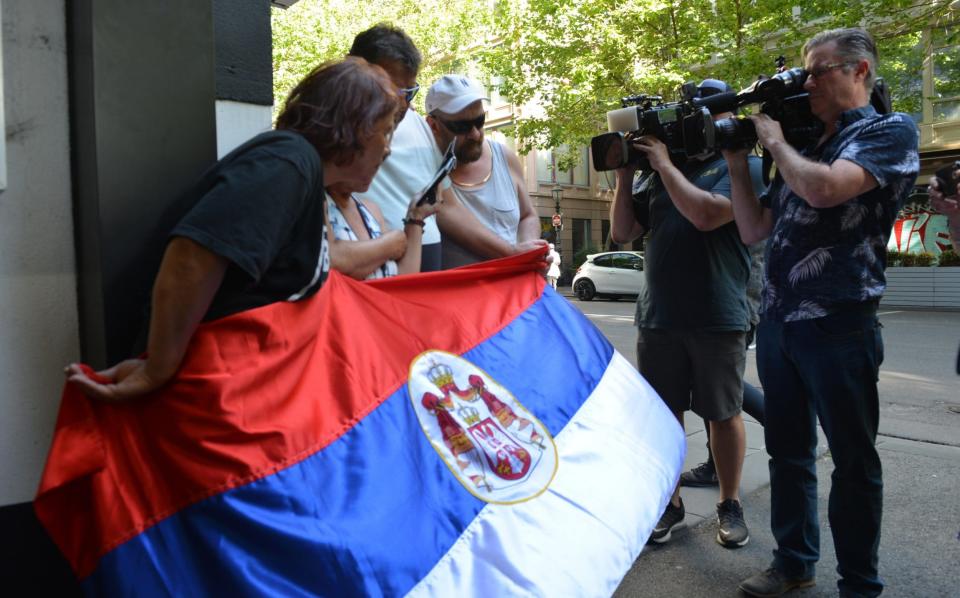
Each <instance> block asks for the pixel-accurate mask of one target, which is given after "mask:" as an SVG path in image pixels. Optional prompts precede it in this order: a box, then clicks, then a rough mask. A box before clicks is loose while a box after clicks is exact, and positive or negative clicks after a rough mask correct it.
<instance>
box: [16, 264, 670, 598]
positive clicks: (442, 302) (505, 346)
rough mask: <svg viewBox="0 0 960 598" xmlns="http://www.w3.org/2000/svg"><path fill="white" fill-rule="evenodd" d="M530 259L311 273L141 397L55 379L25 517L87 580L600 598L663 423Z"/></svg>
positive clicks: (660, 498)
mask: <svg viewBox="0 0 960 598" xmlns="http://www.w3.org/2000/svg"><path fill="white" fill-rule="evenodd" d="M539 259H540V258H539V257H537V256H536V255H532V254H527V255H522V256H516V257H512V258H507V259H503V260H497V261H494V262H486V263H483V264H477V265H475V266H469V267H466V268H460V269H456V270H451V271H447V272H435V273H427V274H420V275H417V276H401V277H396V278H392V279H385V280H378V281H370V282H357V281H354V280H351V279H348V278H346V277H344V276H341V275H338V274H336V273H333V274H332V275H331V276H330V278H329V280H328V282H327V283H326V284H325V286H324V288H323V289H322V290H321V291H320V292H319V293H318V294H317V295H316V296H314V297H313V298H311V299H309V300H305V301H302V302H297V303H286V302H284V303H275V304H272V305H268V306H265V307H261V308H258V309H254V310H250V311H246V312H242V313H239V314H235V315H232V316H229V317H226V318H223V319H220V320H215V321H212V322H208V323H205V324H202V325H201V326H200V327H199V329H198V330H197V332H196V333H195V335H194V338H193V339H192V341H191V345H190V347H189V350H188V353H187V357H186V359H185V361H184V363H183V365H182V367H181V369H180V371H179V373H178V375H177V377H176V378H175V379H174V380H173V381H172V382H171V383H169V384H168V385H166V386H165V387H164V388H162V389H161V390H159V391H157V392H155V393H153V394H152V395H149V396H146V397H143V398H141V399H138V400H132V401H129V402H126V403H121V404H104V403H99V402H94V401H90V400H88V399H86V398H85V397H83V396H82V395H81V394H80V393H79V392H78V391H77V390H76V389H75V388H73V387H71V386H69V385H68V386H67V387H66V388H65V389H64V394H63V399H62V402H61V407H60V413H59V416H58V421H57V427H56V430H55V433H54V438H53V443H52V446H51V449H50V454H49V456H48V460H47V465H46V469H45V471H44V475H43V478H42V481H41V485H40V489H39V491H38V495H37V497H36V500H35V503H34V504H35V509H36V512H37V515H38V517H39V518H40V520H41V522H42V523H43V525H44V526H45V528H46V529H47V531H48V532H49V533H50V535H51V537H52V538H53V539H54V541H55V542H56V544H57V545H58V546H59V548H60V550H61V551H62V552H63V554H64V555H65V556H66V558H67V560H68V561H69V562H70V564H71V566H72V568H73V569H74V571H75V573H76V574H77V576H78V578H79V579H80V581H81V584H82V587H83V589H84V591H85V592H86V593H87V594H90V595H110V596H129V595H136V596H171V595H175V596H210V595H225V596H227V595H229V596H265V595H276V596H354V595H356V596H403V595H412V596H455V595H456V596H480V595H489V596H508V595H509V596H517V595H524V596H529V595H533V596H609V595H610V594H611V593H612V592H613V591H614V590H615V589H616V587H617V585H618V584H619V583H620V581H621V579H622V577H623V575H624V574H625V573H626V572H627V571H628V570H629V568H630V566H631V565H632V563H633V562H634V560H635V559H636V557H637V556H638V555H639V554H640V551H641V549H642V547H643V545H644V542H645V541H646V539H647V538H648V537H649V535H650V532H651V530H652V529H653V526H654V525H655V524H656V522H657V520H658V518H659V516H660V514H661V513H662V511H663V509H664V507H665V505H666V503H667V501H668V500H669V497H670V494H671V493H672V491H673V488H674V485H675V483H676V480H677V476H678V475H679V472H680V468H681V466H682V463H683V457H684V451H685V438H684V435H683V432H682V430H681V428H680V426H679V425H678V424H677V422H676V420H675V419H674V417H673V416H672V414H671V413H670V412H669V410H668V409H667V408H666V407H665V406H664V405H663V403H662V401H661V400H660V399H659V398H658V397H657V395H656V393H655V392H654V391H653V390H652V389H651V388H650V387H649V385H647V383H646V382H645V381H644V380H643V378H642V377H641V376H640V375H639V374H638V373H637V372H636V370H635V369H634V368H633V366H632V365H631V364H630V362H628V361H627V360H626V359H625V358H624V357H623V356H622V355H620V354H619V353H617V352H616V351H615V350H614V349H613V347H612V346H611V345H610V343H609V342H608V341H607V340H606V338H604V336H603V335H602V334H601V333H600V332H599V331H598V330H597V329H596V327H594V326H593V325H592V324H591V323H590V322H589V321H588V320H587V319H586V318H585V317H584V316H583V315H582V314H581V313H580V312H579V311H578V310H577V309H576V308H574V307H573V306H572V305H571V304H570V303H569V302H568V301H567V300H566V299H564V298H562V297H561V296H559V295H558V294H556V293H555V292H554V291H553V289H551V288H550V287H549V286H547V285H545V284H544V282H543V280H542V277H541V276H540V275H539V274H538V272H537V268H538V264H539Z"/></svg>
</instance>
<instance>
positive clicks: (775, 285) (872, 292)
mask: <svg viewBox="0 0 960 598" xmlns="http://www.w3.org/2000/svg"><path fill="white" fill-rule="evenodd" d="M918 142H919V138H918V132H917V127H916V125H915V124H914V123H913V121H912V120H911V119H910V117H909V116H908V115H906V114H902V113H899V112H893V113H890V114H884V115H879V114H877V112H876V110H874V108H873V107H872V106H869V105H867V106H863V107H861V108H855V109H853V110H848V111H846V112H844V113H843V114H842V115H841V117H840V121H839V122H838V123H837V132H836V133H835V134H834V135H833V137H831V138H830V139H828V140H827V141H826V142H824V143H823V144H822V145H820V146H819V147H815V148H813V147H811V148H808V149H807V150H805V151H803V152H802V153H803V155H805V156H807V157H808V158H810V159H812V160H816V161H818V162H822V163H826V164H830V163H833V162H834V161H836V160H849V161H850V162H853V163H855V164H857V165H859V166H861V167H862V168H863V169H864V170H866V171H867V172H868V173H870V174H871V175H872V176H873V177H874V178H875V179H876V181H877V186H876V187H875V188H873V189H871V190H870V191H868V192H866V193H864V194H862V195H858V196H857V197H854V198H853V199H850V200H848V201H846V202H844V203H842V204H840V205H838V206H834V207H832V208H813V207H811V206H810V205H809V204H808V203H807V202H806V200H804V199H803V198H801V197H799V196H798V195H797V194H796V193H794V192H793V191H792V190H791V189H790V188H789V187H787V186H786V184H785V183H784V181H783V179H782V178H781V177H779V176H778V177H776V179H775V180H774V182H773V184H771V185H770V188H769V189H768V190H767V192H766V193H765V194H764V195H763V196H762V197H761V198H760V201H761V204H763V205H764V206H765V207H768V208H770V209H771V210H772V211H773V230H772V231H771V236H770V239H769V240H768V241H767V249H766V269H765V271H764V288H763V294H762V297H761V306H760V312H761V315H762V317H763V319H765V320H773V321H784V322H789V321H793V320H808V319H813V318H819V317H822V316H825V315H828V314H830V313H833V312H836V311H837V310H839V309H841V308H843V307H844V306H848V305H851V304H857V303H865V302H870V301H879V299H880V297H881V295H883V290H884V288H885V286H886V278H885V277H884V274H883V271H884V269H885V268H886V265H887V250H886V247H887V241H888V240H889V238H890V230H891V228H892V227H893V222H894V220H895V219H896V216H897V213H898V212H899V211H900V208H901V206H902V205H903V202H904V200H905V199H906V197H907V196H908V195H909V194H910V192H911V190H912V188H913V184H914V182H915V181H916V179H917V173H918V171H919V168H920V160H919V154H918V152H917V146H918Z"/></svg>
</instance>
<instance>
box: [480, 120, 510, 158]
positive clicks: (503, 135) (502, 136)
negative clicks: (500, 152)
mask: <svg viewBox="0 0 960 598" xmlns="http://www.w3.org/2000/svg"><path fill="white" fill-rule="evenodd" d="M485 134H486V135H488V136H489V137H490V139H493V140H494V141H496V142H497V143H501V144H503V145H505V146H506V147H508V148H510V149H511V150H512V151H513V152H514V153H516V151H517V142H516V140H515V139H514V138H513V129H512V128H511V127H510V125H503V126H500V127H497V128H495V129H488V130H487V131H486V132H485Z"/></svg>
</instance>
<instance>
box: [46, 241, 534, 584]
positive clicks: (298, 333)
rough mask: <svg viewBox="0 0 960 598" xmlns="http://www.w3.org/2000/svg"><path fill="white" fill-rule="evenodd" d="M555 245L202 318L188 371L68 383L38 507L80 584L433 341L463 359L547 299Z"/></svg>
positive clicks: (332, 416) (390, 383)
mask: <svg viewBox="0 0 960 598" xmlns="http://www.w3.org/2000/svg"><path fill="white" fill-rule="evenodd" d="M541 256H542V254H540V253H539V252H537V253H528V254H524V255H520V256H515V257H511V258H505V259H502V260H496V261H493V262H485V263H482V264H477V265H474V266H469V267H466V268H459V269H457V270H451V271H447V272H434V273H428V274H420V275H417V276H401V277H397V278H393V279H386V280H380V281H374V282H368V283H361V282H357V281H354V280H351V279H349V278H346V277H344V276H341V275H339V274H337V273H333V274H332V275H331V277H330V278H329V279H328V281H327V283H326V284H325V286H324V288H323V289H321V291H320V293H318V294H317V295H316V296H315V297H313V298H312V299H309V300H306V301H302V302H298V303H286V302H283V303H275V304H272V305H268V306H265V307H262V308H258V309H255V310H250V311H247V312H243V313H240V314H236V315H233V316H230V317H227V318H223V319H221V320H217V321H214V322H209V323H206V324H203V325H202V326H201V327H200V328H199V329H198V330H197V332H196V334H195V335H194V338H193V340H192V341H191V344H190V348H189V349H188V352H187V357H186V359H185V360H184V363H183V365H182V367H181V369H180V372H179V373H178V375H177V377H176V378H175V379H174V380H173V381H172V382H171V383H169V384H168V385H167V386H165V387H164V388H163V389H161V390H160V391H157V392H156V393H153V394H151V395H149V396H146V397H143V398H140V399H136V400H132V401H129V402H126V403H120V404H106V403H100V402H96V401H91V400H89V399H87V398H86V397H84V396H83V395H81V394H80V393H79V391H77V390H76V388H74V387H73V386H72V385H67V386H66V387H65V388H64V391H63V398H62V402H61V406H60V413H59V415H58V419H57V425H56V430H55V432H54V438H53V442H52V445H51V449H50V454H49V455H48V458H47V464H46V468H45V470H44V473H43V478H42V480H41V483H40V488H39V490H38V494H37V497H36V499H35V501H34V506H35V509H36V512H37V516H38V517H39V518H40V520H41V522H42V523H43V524H44V526H45V527H46V529H47V531H48V532H49V533H50V535H51V536H52V537H53V539H54V541H55V542H56V543H57V545H58V546H59V547H60V549H61V551H62V552H63V553H64V555H65V556H66V557H67V559H68V561H69V562H70V563H71V565H72V566H73V569H74V571H75V572H76V573H77V575H78V576H79V577H80V578H83V577H86V576H87V575H89V574H90V573H91V572H93V570H94V569H95V568H96V565H97V562H98V560H99V559H100V557H101V556H103V555H104V554H105V553H107V552H108V551H110V550H111V549H112V548H114V547H116V546H118V545H119V544H121V543H123V542H124V541H126V540H128V539H130V538H131V537H133V536H135V535H137V534H139V533H141V532H142V531H143V530H145V529H146V528H148V527H150V526H151V525H153V524H155V523H157V522H158V521H160V520H162V519H164V518H166V517H168V516H170V515H171V514H173V513H175V512H176V511H178V510H180V509H182V508H184V507H186V506H188V505H190V504H192V503H195V502H197V501H199V500H202V499H204V498H207V497H209V496H212V495H214V494H218V493H220V492H223V491H225V490H228V489H230V488H234V487H237V486H240V485H243V484H246V483H248V482H251V481H253V480H257V479H260V478H262V477H264V476H266V475H269V474H271V473H273V472H276V471H278V470H280V469H283V468H285V467H288V466H290V465H293V464H294V463H297V462H299V461H301V460H302V459H304V458H306V457H307V456H309V455H311V454H314V453H316V452H317V451H319V450H321V449H323V448H324V447H325V446H327V445H329V444H330V443H332V442H333V441H335V440H336V439H337V438H339V437H340V436H341V435H343V434H344V433H345V432H346V431H347V430H349V429H350V428H351V427H353V425H354V424H356V423H357V422H358V421H359V420H361V419H363V417H365V416H366V415H367V414H369V413H370V412H371V411H373V410H374V409H376V407H377V406H378V405H379V404H380V403H381V402H382V401H383V400H385V399H386V398H387V397H389V396H390V395H391V394H392V393H393V392H394V391H396V390H397V388H399V387H400V385H401V384H403V383H404V382H405V381H406V378H407V373H408V368H409V364H410V361H411V360H412V359H413V358H414V357H415V356H417V355H418V354H420V353H421V352H423V351H425V350H427V349H442V350H445V351H450V352H452V353H457V354H461V353H463V352H465V351H467V350H469V349H470V348H472V347H474V346H476V345H477V344H479V343H480V342H482V341H483V340H485V339H486V338H489V337H490V336H491V335H493V334H495V333H496V332H497V331H499V330H500V329H501V328H503V327H504V326H506V325H507V324H509V323H510V322H511V321H512V320H513V319H514V318H515V317H516V316H517V315H519V314H520V313H521V312H523V311H524V310H525V309H526V308H527V307H528V306H529V305H531V304H532V303H533V302H534V301H536V300H537V299H538V298H539V296H540V293H541V292H542V289H543V279H542V277H541V276H540V275H539V274H538V273H536V272H535V270H536V269H538V268H539V267H540V266H541V265H542V262H541V261H540V260H541V259H542V257H541Z"/></svg>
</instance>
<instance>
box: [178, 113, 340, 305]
mask: <svg viewBox="0 0 960 598" xmlns="http://www.w3.org/2000/svg"><path fill="white" fill-rule="evenodd" d="M191 195H194V196H195V197H196V200H195V201H196V203H195V204H194V206H193V208H192V209H191V210H190V212H189V213H188V214H187V215H186V216H185V217H184V218H183V219H182V220H181V221H180V222H179V224H177V226H176V227H174V229H173V231H172V232H171V233H170V236H171V237H186V238H188V239H191V240H193V241H195V242H197V243H199V244H200V245H203V246H204V247H205V248H207V249H209V250H210V251H212V252H213V253H216V254H217V255H220V256H223V257H225V258H226V259H227V260H229V262H230V265H229V267H228V268H227V272H226V275H225V276H224V279H223V283H222V284H221V285H220V289H219V290H218V291H217V294H216V295H215V296H214V298H213V302H212V303H211V304H210V309H209V310H207V313H206V316H205V317H204V319H205V320H214V319H217V318H222V317H224V316H228V315H230V314H233V313H236V312H239V311H244V310H247V309H252V308H254V307H260V306H262V305H267V304H268V303H274V302H276V301H284V300H287V301H296V300H298V299H303V298H306V297H309V296H310V295H312V294H314V293H315V292H317V290H318V289H319V288H320V286H321V285H322V284H323V280H324V278H326V274H327V271H328V270H329V256H328V248H327V240H326V234H325V229H324V204H325V202H324V192H323V165H322V163H321V161H320V156H319V155H318V154H317V151H316V150H315V149H314V148H313V146H312V145H310V143H309V142H307V140H306V139H305V138H304V137H303V136H301V135H299V134H297V133H294V132H292V131H270V132H267V133H263V134H261V135H258V136H257V137H254V138H253V139H251V140H250V141H248V142H247V143H245V144H243V145H242V146H240V147H238V148H237V149H235V150H233V151H232V152H230V153H229V154H228V155H226V156H224V157H223V159H221V160H220V161H219V162H217V163H216V164H215V165H214V166H213V167H212V168H211V169H210V170H208V171H207V172H206V173H205V174H204V175H203V177H202V178H201V180H200V182H199V183H198V184H197V186H196V187H195V188H194V189H193V191H191Z"/></svg>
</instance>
